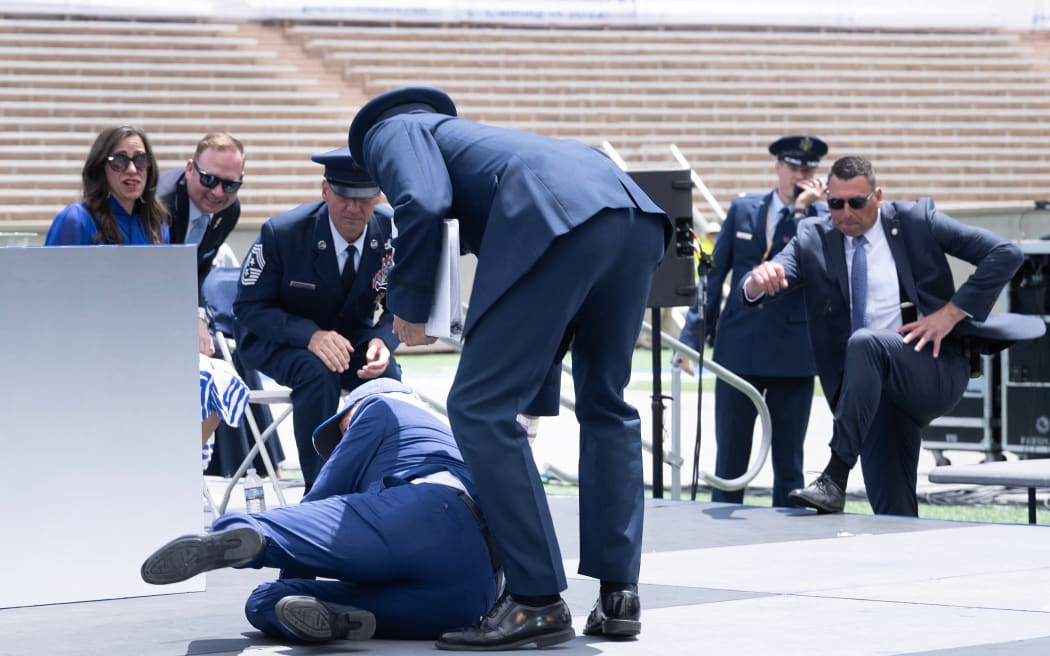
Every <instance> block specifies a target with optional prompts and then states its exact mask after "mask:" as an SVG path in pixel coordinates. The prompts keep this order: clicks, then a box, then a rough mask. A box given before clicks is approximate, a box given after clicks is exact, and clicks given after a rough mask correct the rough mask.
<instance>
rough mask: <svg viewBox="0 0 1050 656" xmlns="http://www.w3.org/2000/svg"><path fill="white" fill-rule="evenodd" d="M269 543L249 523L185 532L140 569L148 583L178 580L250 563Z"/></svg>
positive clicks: (151, 557) (154, 554) (157, 583)
mask: <svg viewBox="0 0 1050 656" xmlns="http://www.w3.org/2000/svg"><path fill="white" fill-rule="evenodd" d="M265 543H266V541H265V540H264V539H263V536H262V534H261V533H259V531H257V530H255V529H254V528H251V527H249V526H241V527H238V528H230V529H226V530H225V531H218V532H215V533H204V534H201V535H183V536H182V537H180V538H175V539H174V540H172V541H171V542H169V543H167V544H166V545H164V546H163V547H161V548H160V549H157V550H156V551H154V552H153V554H151V555H150V557H149V558H147V559H146V561H145V562H144V563H142V569H141V570H140V573H141V575H142V580H143V581H145V582H146V583H153V584H154V585H164V584H165V583H177V582H179V581H185V580H186V579H188V578H192V577H194V576H196V575H198V574H200V573H201V572H207V571H209V570H213V569H219V568H220V567H232V566H234V565H243V564H245V563H249V562H251V561H253V560H255V558H256V557H258V555H259V554H260V553H262V550H263V546H264V545H265Z"/></svg>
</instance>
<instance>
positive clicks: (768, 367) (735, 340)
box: [679, 135, 828, 506]
mask: <svg viewBox="0 0 1050 656" xmlns="http://www.w3.org/2000/svg"><path fill="white" fill-rule="evenodd" d="M827 152H828V145H827V144H826V143H824V141H822V140H821V139H819V138H817V137H814V136H810V135H791V136H786V137H781V138H780V139H777V140H776V141H774V142H773V143H771V144H770V145H769V153H770V154H771V155H773V156H774V157H776V164H775V165H774V171H775V173H776V176H777V186H776V187H775V188H774V189H773V190H772V191H770V192H769V193H766V194H741V195H740V196H738V197H737V198H735V199H733V203H732V204H731V205H730V206H729V212H728V213H727V214H726V218H725V221H724V223H723V225H722V229H721V231H720V232H719V239H718V240H717V241H716V242H715V248H714V253H713V256H712V257H713V260H714V267H713V268H712V269H711V271H710V273H708V275H707V281H708V288H709V289H710V294H709V295H708V297H707V299H706V302H705V304H704V317H705V318H706V325H705V327H704V332H705V333H706V335H705V337H706V339H707V341H708V343H711V344H713V345H714V354H713V355H712V359H713V360H714V361H715V362H717V363H718V364H720V365H722V366H723V367H725V368H727V369H729V370H730V371H732V372H733V373H735V374H737V375H738V376H740V377H742V378H743V379H744V380H746V381H747V382H749V383H750V384H751V385H753V386H754V387H755V389H757V390H758V391H759V392H760V393H762V394H763V395H764V396H765V401H766V405H767V406H769V414H770V419H771V421H772V423H773V435H772V461H773V501H772V503H773V505H774V506H788V505H794V504H791V503H790V502H789V501H788V494H789V493H790V492H791V490H793V489H795V488H798V487H802V485H803V483H804V482H805V481H804V479H803V472H802V454H803V442H804V441H805V439H806V427H807V425H808V424H809V410H810V407H811V406H812V404H813V374H814V373H816V371H815V369H814V366H813V350H812V348H810V345H809V335H808V334H807V332H806V313H805V310H804V309H803V308H802V305H801V304H800V303H777V304H776V305H773V306H770V307H769V308H768V309H767V311H765V312H761V313H758V312H752V311H751V310H749V309H748V308H746V307H744V304H743V303H742V302H741V299H740V297H739V296H738V295H736V294H730V295H729V296H728V297H727V298H726V300H725V308H724V309H722V307H721V306H722V286H723V283H724V282H725V281H726V277H727V276H729V275H730V274H732V281H733V282H732V286H733V287H734V288H735V287H737V286H738V285H739V284H740V281H741V280H743V278H744V276H746V275H747V274H748V273H750V272H751V269H752V267H754V266H755V265H756V264H758V263H760V262H764V261H765V260H768V259H769V258H771V257H775V256H776V255H777V253H779V252H780V251H782V250H784V247H785V246H786V245H787V243H788V242H790V241H791V238H792V237H794V236H795V230H796V226H797V225H798V223H799V221H801V220H802V219H805V218H806V217H810V216H827V213H828V208H827V207H826V206H825V205H824V204H823V203H821V202H819V201H820V200H821V199H822V198H823V197H824V183H823V182H822V181H821V180H820V179H819V178H817V177H816V175H815V174H816V172H817V166H818V165H819V164H820V158H821V157H823V156H824V155H825V154H827ZM699 331H700V314H699V312H698V308H696V307H694V308H692V309H691V310H689V313H688V314H687V315H686V321H685V325H684V326H683V327H682V334H681V336H680V337H679V339H681V341H682V342H683V343H685V344H689V345H692V346H695V347H696V348H697V349H698V350H699V349H700V348H702V346H701V344H700V335H699ZM683 369H685V370H686V371H687V372H690V373H691V369H690V368H689V363H688V361H686V360H683ZM756 414H757V411H756V410H755V406H754V405H753V404H752V403H751V401H750V400H748V398H747V397H746V396H744V394H743V393H742V392H740V391H739V390H737V389H735V388H734V387H732V386H731V385H729V384H728V383H726V382H725V381H722V380H719V381H718V382H717V383H716V384H715V441H716V443H717V445H718V449H717V452H716V458H715V474H716V475H717V476H720V477H721V478H726V479H731V478H736V477H738V476H741V475H742V474H744V472H746V471H747V466H748V462H749V461H750V459H751V443H752V438H753V435H754V432H755V417H756ZM711 500H712V501H719V502H723V503H743V501H744V490H742V489H741V490H731V491H726V490H714V491H713V492H712V493H711Z"/></svg>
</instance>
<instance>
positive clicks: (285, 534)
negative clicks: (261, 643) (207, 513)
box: [212, 479, 496, 641]
mask: <svg viewBox="0 0 1050 656" xmlns="http://www.w3.org/2000/svg"><path fill="white" fill-rule="evenodd" d="M245 525H247V526H251V527H254V528H256V529H258V530H259V531H261V532H262V534H263V535H264V536H265V538H266V548H265V549H264V551H263V553H262V555H261V556H260V557H259V558H258V559H257V560H256V561H254V562H252V563H249V564H247V565H245V567H255V568H260V567H275V568H281V569H282V570H284V571H285V576H289V575H291V576H294V577H295V578H281V579H278V580H276V581H271V582H269V583H264V584H262V585H260V586H259V587H257V588H256V589H255V590H254V591H253V592H252V594H251V596H249V597H248V601H247V603H246V604H245V608H244V612H245V615H246V616H247V617H248V621H249V622H251V624H252V626H254V627H255V628H257V629H259V630H260V631H262V632H264V633H266V634H268V635H271V636H274V637H279V638H284V639H288V640H293V641H294V640H296V638H295V636H294V635H292V634H291V633H290V632H289V631H288V630H287V629H285V628H284V626H282V625H281V623H280V622H279V621H278V620H277V617H276V615H275V613H274V608H275V606H276V604H277V602H278V601H279V600H280V599H281V598H282V597H286V596H288V595H309V596H312V597H317V598H318V599H321V600H323V601H328V602H333V603H337V604H347V605H351V606H357V607H358V608H364V609H366V610H369V611H371V612H372V613H374V614H375V616H376V637H379V638H397V639H411V640H419V639H428V638H435V637H437V636H439V635H440V634H441V633H442V632H444V631H448V630H451V629H454V628H456V627H460V626H467V625H470V624H473V623H475V622H476V621H477V619H478V617H480V616H481V615H482V614H483V613H484V612H485V611H486V610H487V609H488V608H489V607H490V606H491V605H492V603H493V602H494V600H495V596H496V583H495V576H494V572H493V567H492V561H491V559H490V556H489V551H488V547H487V545H486V542H485V538H484V536H483V534H482V529H481V526H480V525H479V524H478V521H477V520H476V519H475V518H474V515H473V514H472V513H471V511H470V509H469V508H468V507H467V506H466V504H464V503H463V501H462V500H461V499H459V492H458V490H455V489H453V488H450V487H446V486H444V485H434V484H430V483H424V484H419V485H413V484H406V483H404V481H401V480H400V479H387V480H386V481H379V482H376V483H374V484H373V485H372V486H371V487H370V488H369V490H368V491H367V492H365V493H355V494H341V495H336V496H330V497H326V498H323V499H318V500H312V501H308V500H306V499H305V498H304V500H303V503H301V504H300V505H298V506H288V507H286V508H275V509H273V510H271V511H269V512H265V513H258V514H252V515H245V514H242V513H229V514H226V515H223V516H222V517H220V518H218V519H217V520H215V523H214V524H213V525H212V530H216V531H218V530H222V529H227V528H232V527H236V526H245ZM293 573H294V574H293ZM312 577H323V578H325V579H334V580H321V581H317V580H313V578H312Z"/></svg>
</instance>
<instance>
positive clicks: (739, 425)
mask: <svg viewBox="0 0 1050 656" xmlns="http://www.w3.org/2000/svg"><path fill="white" fill-rule="evenodd" d="M740 377H741V378H743V379H744V380H746V381H747V382H749V383H751V385H753V386H754V387H755V389H757V390H758V391H759V392H760V393H762V394H763V395H764V397H765V401H766V406H767V407H768V408H769V419H770V422H771V423H772V424H773V433H772V436H771V438H772V446H771V448H770V455H771V457H772V462H773V505H774V506H790V505H794V504H791V503H789V502H788V498H787V497H788V493H789V492H791V490H794V489H795V488H799V487H802V486H803V485H805V481H804V475H803V471H802V453H803V443H804V442H805V439H806V428H807V426H808V425H809V410H810V408H811V407H812V405H813V376H798V377H779V376H777V377H774V376H743V375H741V376H740ZM757 415H758V410H756V409H755V406H754V404H753V403H751V401H750V399H748V398H747V397H746V396H745V395H744V393H743V392H741V391H739V390H737V389H736V388H735V387H732V386H731V385H730V384H729V383H726V382H725V381H723V380H719V381H718V382H717V383H715V442H716V443H717V445H718V450H717V452H716V454H715V475H716V476H719V477H720V478H727V479H728V478H736V477H738V476H742V475H743V474H744V473H745V472H746V471H747V465H748V462H750V460H751V444H752V442H753V441H754V432H755V418H756V417H757ZM711 500H712V501H720V502H725V503H742V502H743V501H744V490H742V489H741V490H732V491H725V490H717V489H716V490H714V491H713V492H712V493H711Z"/></svg>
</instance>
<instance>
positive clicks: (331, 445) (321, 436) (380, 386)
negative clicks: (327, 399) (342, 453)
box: [313, 378, 414, 458]
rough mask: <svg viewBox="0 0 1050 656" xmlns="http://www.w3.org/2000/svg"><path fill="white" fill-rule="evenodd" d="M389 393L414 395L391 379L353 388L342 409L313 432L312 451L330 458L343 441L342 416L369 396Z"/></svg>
mask: <svg viewBox="0 0 1050 656" xmlns="http://www.w3.org/2000/svg"><path fill="white" fill-rule="evenodd" d="M389 393H401V394H414V392H413V391H412V388H411V387H409V386H408V385H405V384H404V383H402V382H401V381H399V380H394V379H393V378H373V379H372V380H370V381H367V382H364V383H361V384H360V385H358V386H357V387H355V388H354V389H353V390H351V392H350V394H349V395H348V396H347V397H346V403H344V404H343V408H342V409H341V410H340V411H339V412H337V413H335V414H334V415H332V416H331V417H329V418H328V419H326V420H325V422H324V423H323V424H321V425H320V426H318V427H317V429H316V430H315V431H314V434H313V442H314V449H315V450H316V451H317V452H318V453H319V454H321V455H322V456H323V457H325V458H327V457H328V456H330V455H331V454H332V451H334V450H335V447H336V445H337V444H339V440H341V439H343V432H342V431H341V430H339V423H340V421H341V420H342V418H343V415H345V414H346V413H347V412H349V411H350V409H351V408H353V407H354V406H355V405H357V404H358V403H360V402H361V401H364V400H365V399H366V398H368V397H370V396H373V395H375V394H389Z"/></svg>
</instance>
